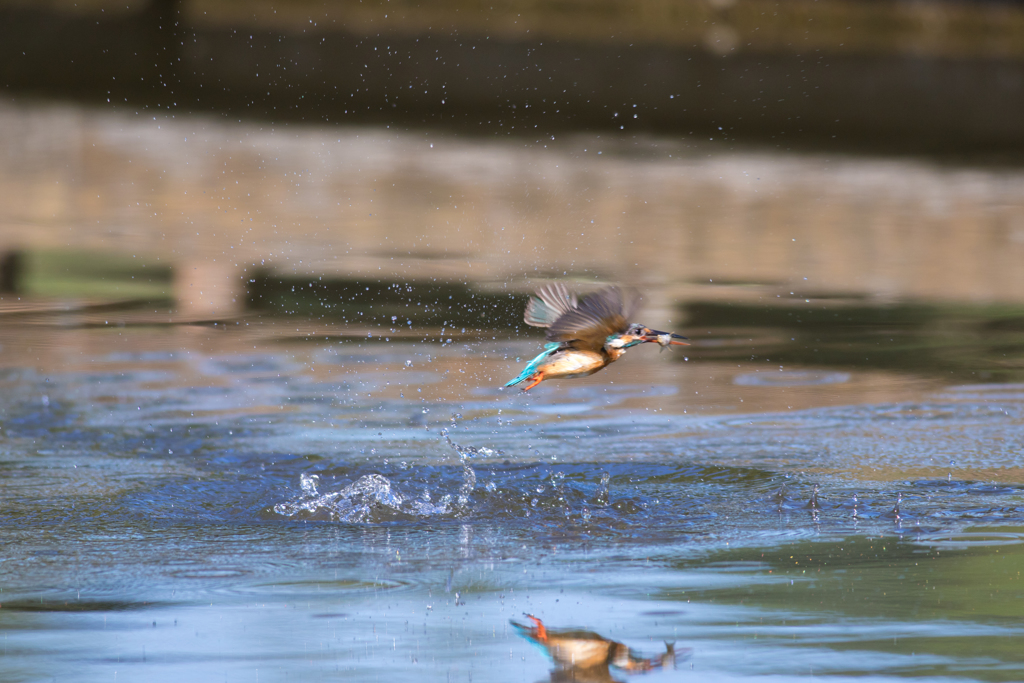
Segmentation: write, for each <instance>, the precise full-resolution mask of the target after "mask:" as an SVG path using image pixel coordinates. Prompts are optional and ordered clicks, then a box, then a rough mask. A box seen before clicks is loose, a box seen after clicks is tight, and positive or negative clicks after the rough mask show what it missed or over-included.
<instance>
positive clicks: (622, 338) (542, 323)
mask: <svg viewBox="0 0 1024 683" xmlns="http://www.w3.org/2000/svg"><path fill="white" fill-rule="evenodd" d="M639 304H640V296H639V294H637V293H636V292H634V291H623V290H621V289H619V288H618V287H605V288H604V289H602V290H600V291H598V292H595V293H593V294H591V295H590V296H587V297H584V298H583V300H577V299H576V295H574V294H570V293H569V290H568V289H566V287H565V285H563V284H560V283H555V284H551V285H547V286H546V287H542V288H541V289H540V290H538V292H537V294H536V296H533V297H531V298H530V303H528V304H527V305H526V314H525V315H524V316H523V319H524V320H525V321H526V324H527V325H533V326H534V327H546V328H547V335H546V336H547V340H548V343H547V344H546V345H545V350H544V352H543V353H542V354H540V355H539V356H537V357H536V358H534V359H533V360H531V361H530V362H529V364H527V366H526V368H524V369H523V371H522V372H521V373H519V376H518V377H516V378H515V379H514V380H512V381H511V382H509V383H508V384H506V385H505V386H507V387H512V386H515V385H517V384H521V383H522V382H525V381H527V380H529V381H530V383H529V384H527V385H526V386H525V387H523V391H529V390H530V389H532V388H533V387H535V386H537V385H538V384H540V383H541V382H543V381H544V380H546V379H556V378H562V377H585V376H587V375H592V374H594V373H595V372H597V371H598V370H600V369H601V368H603V367H605V366H606V365H608V364H609V363H612V362H614V361H616V360H618V359H619V358H620V357H621V356H622V354H624V353H625V352H626V349H628V348H630V347H631V346H636V345H637V344H643V343H644V342H656V343H657V344H659V345H660V346H661V347H662V348H665V347H667V346H672V345H673V344H682V345H685V344H686V342H684V341H678V340H682V339H686V337H681V336H679V335H678V334H672V333H671V332H659V331H658V330H652V329H650V328H649V327H645V326H644V325H641V324H639V323H630V322H629V320H630V318H632V317H633V314H634V313H635V312H636V309H637V307H638V306H639Z"/></svg>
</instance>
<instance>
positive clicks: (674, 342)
mask: <svg viewBox="0 0 1024 683" xmlns="http://www.w3.org/2000/svg"><path fill="white" fill-rule="evenodd" d="M641 339H643V340H644V341H645V342H656V343H658V344H661V345H662V346H689V345H690V342H689V341H680V340H683V339H688V337H684V336H683V335H681V334H676V333H675V332H662V331H660V330H652V329H648V330H647V333H646V334H644V336H643V337H641Z"/></svg>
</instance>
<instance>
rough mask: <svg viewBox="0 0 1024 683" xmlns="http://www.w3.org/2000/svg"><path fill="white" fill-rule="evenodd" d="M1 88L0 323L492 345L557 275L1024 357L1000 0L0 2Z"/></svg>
mask: <svg viewBox="0 0 1024 683" xmlns="http://www.w3.org/2000/svg"><path fill="white" fill-rule="evenodd" d="M0 84H2V86H3V92H2V101H0V292H2V293H0V297H2V299H0V319H2V320H4V321H5V322H6V323H7V324H8V325H13V324H15V323H17V324H21V325H26V324H30V325H39V324H42V325H52V324H55V323H56V322H57V321H59V324H60V325H63V326H65V327H69V326H70V327H76V326H83V325H84V326H88V325H110V324H119V325H128V326H145V327H147V328H151V327H154V326H176V325H195V324H212V323H214V322H217V321H234V322H238V321H240V320H250V321H251V320H254V319H259V320H262V321H265V322H266V323H267V325H268V327H267V329H270V327H272V323H273V321H275V320H277V321H282V320H288V321H289V323H288V326H287V330H288V333H289V334H292V335H295V334H296V333H298V334H299V335H300V336H309V335H313V336H316V335H320V334H324V335H327V336H328V337H330V335H335V336H341V337H344V336H346V335H354V336H360V337H365V336H366V335H367V334H370V333H372V332H373V331H374V330H378V331H380V330H386V331H388V333H389V334H390V335H391V336H396V335H397V336H398V337H401V338H415V339H422V338H425V337H426V336H429V335H431V334H434V335H437V334H440V332H441V329H442V328H446V329H447V330H448V333H449V334H450V333H451V329H452V328H453V327H454V328H456V332H457V333H458V334H465V335H468V336H470V337H472V336H474V335H476V336H478V337H479V336H481V335H484V336H485V337H490V336H492V334H491V333H492V332H493V331H495V330H502V331H507V330H509V329H516V330H518V329H519V328H521V327H522V324H521V322H520V316H521V313H520V311H521V307H522V305H523V302H524V295H525V294H526V293H527V292H529V291H530V290H531V289H532V288H534V287H535V286H537V285H538V284H540V283H542V282H545V281H548V280H550V279H563V280H570V281H575V282H576V283H577V284H578V286H579V287H580V288H581V289H584V290H585V289H587V288H588V287H594V286H597V285H598V284H600V283H605V282H618V283H626V284H629V285H633V286H637V287H639V288H641V289H642V290H643V291H644V292H645V297H646V313H645V322H646V323H647V324H650V325H674V326H676V327H679V328H683V327H686V328H688V329H691V330H693V329H698V330H705V329H707V330H710V329H712V328H714V329H715V330H718V331H719V332H721V331H722V330H733V331H734V332H736V334H740V335H746V336H748V337H749V335H748V334H747V332H748V331H749V328H751V327H756V328H758V329H772V330H775V331H776V332H779V331H780V330H781V332H780V333H779V334H778V335H776V336H777V337H778V338H779V340H781V341H776V342H772V343H770V344H769V345H768V347H769V348H770V350H771V351H772V352H773V353H774V354H775V355H776V356H777V357H784V356H785V357H786V358H788V359H790V360H801V361H804V362H813V363H815V364H818V365H821V364H825V365H839V366H851V365H865V364H867V365H877V366H884V367H895V368H900V369H906V368H908V367H912V368H917V369H918V370H920V371H922V372H926V373H927V372H932V373H933V374H934V373H936V372H940V373H943V374H947V373H950V372H952V373H953V374H954V375H957V376H969V375H972V374H975V373H977V372H982V373H984V374H985V376H986V377H988V378H993V377H994V378H997V379H999V378H1002V379H1003V380H1008V379H1013V378H1015V377H1019V376H1020V373H1021V372H1022V370H1024V365H1022V362H1021V358H1020V355H1019V353H1016V352H1017V351H1019V346H1018V345H1017V341H1018V333H1021V332H1024V182H1022V181H1024V173H1022V169H1024V166H1022V161H1024V116H1021V112H1022V111H1024V5H1021V4H1020V3H1017V2H945V1H940V0H926V1H925V0H922V1H916V2H902V1H900V2H890V1H888V0H872V1H870V2H869V1H864V0H818V1H813V2H812V1H804V0H788V1H786V2H781V3H780V2H767V1H764V0H685V1H683V0H678V1H668V0H616V1H605V0H587V1H585V2H584V1H582V0H581V1H577V0H557V1H556V0H528V1H526V0H524V1H522V2H507V1H503V2H491V1H490V0H487V1H482V0H481V1H480V2H476V1H474V0H437V1H436V2H432V3H418V2H412V1H406V0H394V1H393V0H385V1H380V0H319V1H312V0H309V1H307V0H279V1H277V2H270V1H262V0H261V1H253V2H243V1H241V0H238V1H234V0H153V1H151V2H143V1H139V0H122V1H120V2H117V3H112V2H107V1H106V0H80V1H78V2H71V1H64V0H52V1H50V2H38V1H34V2H22V1H19V0H3V2H0ZM442 302H443V303H442ZM448 302H451V303H448ZM474 302H475V304H476V305H474ZM371 306H373V308H372V309H371V308H370V307H371ZM112 319H113V320H112ZM291 323H298V326H297V327H296V326H295V325H292V324H291ZM279 327H280V326H279ZM281 329H284V328H283V327H281ZM462 330H465V332H464V333H463V332H462ZM837 330H838V332H841V333H842V334H841V335H840V336H841V340H839V341H837V339H839V338H837V337H835V334H836V333H837ZM520 331H522V330H520ZM808 331H809V334H810V335H811V336H813V339H814V340H815V342H814V343H813V344H810V343H808V344H803V345H799V344H798V345H792V344H789V345H786V344H782V341H786V340H789V341H791V342H797V341H798V339H797V335H798V333H805V334H804V336H805V337H806V336H807V334H806V333H808ZM876 332H877V333H878V334H876V335H875V336H871V335H872V334H874V333H876ZM852 333H855V336H856V339H857V340H858V341H860V342H862V343H861V344H858V345H855V346H857V348H856V349H855V350H852V351H851V349H854V346H851V345H850V344H851V341H850V335H851V334H852ZM830 335H831V336H830ZM864 335H867V336H866V337H865V336H864ZM883 337H884V340H885V342H884V344H883V343H882V341H881V340H882V338H883ZM830 340H832V341H833V342H835V343H830ZM901 341H903V342H906V343H901ZM780 344H781V346H780ZM864 344H869V345H873V346H875V347H877V348H875V349H873V350H872V353H870V354H867V356H865V354H864V353H863V352H862V351H863V348H862V347H863V345H864ZM15 346H17V344H16V345H15ZM790 347H792V348H790ZM1007 349H1012V350H1013V351H1014V352H1013V353H1010V354H1009V355H1007ZM748 351H749V349H748V348H745V349H744V350H743V351H742V355H743V357H746V356H749V355H750V354H749V353H748ZM762 351H763V352H765V353H767V350H766V349H764V348H762V349H759V350H758V351H757V353H760V352H762ZM730 353H733V352H730V351H728V350H727V349H726V350H723V349H717V350H716V349H708V350H707V351H706V352H705V353H704V355H702V356H701V357H702V358H704V357H707V356H708V354H710V355H715V354H718V355H719V356H726V357H727V356H729V355H730ZM736 353H739V352H736ZM734 355H735V354H734ZM755 355H756V354H755Z"/></svg>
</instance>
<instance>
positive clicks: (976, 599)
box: [658, 527, 1024, 681]
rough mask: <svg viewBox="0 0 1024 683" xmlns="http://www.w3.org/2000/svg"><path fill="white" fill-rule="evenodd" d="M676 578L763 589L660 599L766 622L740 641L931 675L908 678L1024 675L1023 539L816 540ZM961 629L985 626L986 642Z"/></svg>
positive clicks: (989, 534)
mask: <svg viewBox="0 0 1024 683" xmlns="http://www.w3.org/2000/svg"><path fill="white" fill-rule="evenodd" d="M907 536H908V537H911V536H912V534H909V533H908V534H907ZM674 566H675V567H676V569H678V570H679V571H683V572H685V571H692V570H694V569H697V568H700V569H714V570H716V571H719V572H723V573H726V574H728V573H731V572H735V573H740V574H743V575H746V576H747V577H749V578H750V579H753V580H750V581H747V582H744V581H737V582H736V583H734V584H730V585H728V586H727V587H722V588H716V587H712V588H697V589H688V590H672V589H668V590H664V591H662V592H660V593H659V594H658V597H659V598H660V599H668V600H677V601H683V602H686V601H700V602H709V603H714V604H718V605H736V606H743V607H745V608H754V609H756V610H761V612H760V613H759V617H758V618H757V619H756V621H755V620H752V619H750V618H749V617H748V619H747V621H746V622H745V623H741V624H737V626H739V627H740V629H739V632H738V633H737V637H740V638H745V639H749V640H761V641H763V640H766V639H767V640H777V641H785V640H787V639H791V640H793V641H795V642H793V643H792V644H793V645H797V646H807V647H821V646H826V647H828V648H829V649H830V650H834V651H836V652H857V651H863V652H866V653H867V652H870V653H872V656H876V655H877V654H878V653H884V654H887V655H901V656H905V657H911V658H918V659H919V660H920V661H922V662H923V663H922V664H921V665H912V664H910V662H912V661H913V659H908V660H906V661H905V662H904V664H903V665H901V667H899V668H898V669H897V670H898V672H899V673H900V674H902V675H911V676H915V677H917V676H951V675H952V676H966V677H970V678H973V679H977V680H988V681H1011V680H1019V679H1020V676H1021V675H1022V674H1024V649H1022V648H1021V646H1020V643H1021V638H1022V636H1024V633H1022V631H1021V616H1022V614H1024V578H1022V576H1021V569H1022V567H1024V529H1022V528H1021V527H986V528H976V529H969V530H966V531H964V532H959V533H956V534H951V535H950V536H948V537H940V536H934V537H927V538H923V539H921V540H919V541H915V540H913V538H907V539H906V540H901V539H899V538H895V537H891V536H888V537H887V536H881V537H864V536H852V537H849V538H844V539H841V540H836V541H830V542H823V541H819V540H808V541H802V542H798V543H792V544H785V545H782V546H779V547H774V548H743V549H737V550H725V551H720V552H716V553H714V554H713V555H712V556H711V557H710V558H708V559H707V560H706V561H700V562H693V561H681V562H677V563H675V564H674ZM951 622H961V623H972V624H975V625H976V626H977V629H976V631H977V632H976V633H975V634H972V633H970V630H971V629H970V628H968V629H967V630H966V632H965V629H964V628H963V627H962V626H951V625H950V624H951ZM867 624H870V625H871V626H870V627H869V628H865V625H867ZM988 627H994V630H993V629H990V628H988ZM844 629H845V633H844ZM929 656H930V657H931V659H932V660H933V661H931V662H930V663H928V659H929ZM940 660H941V661H940ZM845 667H846V668H847V670H846V671H843V670H842V669H843V668H844V667H840V668H839V670H833V671H831V673H833V674H844V673H845V674H848V675H857V674H863V672H864V671H863V669H862V668H859V667H858V666H856V665H855V664H854V663H853V662H852V661H850V660H846V664H845ZM899 669H902V670H899Z"/></svg>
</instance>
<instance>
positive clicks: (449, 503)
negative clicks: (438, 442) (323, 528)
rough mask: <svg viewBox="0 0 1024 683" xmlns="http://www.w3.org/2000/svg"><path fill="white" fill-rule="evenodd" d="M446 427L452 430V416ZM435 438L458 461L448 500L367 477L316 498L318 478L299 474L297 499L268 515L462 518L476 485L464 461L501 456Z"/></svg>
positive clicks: (352, 519)
mask: <svg viewBox="0 0 1024 683" xmlns="http://www.w3.org/2000/svg"><path fill="white" fill-rule="evenodd" d="M452 422H453V424H454V416H453V419H452ZM441 436H442V437H443V438H444V440H445V441H446V442H447V443H448V445H449V446H450V447H451V448H452V449H453V450H454V451H455V452H456V453H458V455H459V462H460V463H461V465H462V481H461V482H460V484H459V488H458V491H457V492H456V493H455V494H454V495H452V494H445V495H444V496H442V497H441V498H440V499H439V500H438V501H437V502H436V503H435V502H433V500H432V498H431V494H430V491H429V490H427V489H425V490H424V491H423V492H422V493H421V494H419V495H418V496H417V495H410V494H408V493H406V492H403V491H402V490H400V489H399V488H398V487H397V486H396V485H395V483H394V482H392V481H391V480H390V479H388V478H387V477H385V476H384V475H382V474H367V475H364V476H362V477H359V478H358V479H356V480H355V481H354V482H352V483H351V484H349V485H347V486H345V487H344V488H342V489H341V490H340V491H332V492H329V493H320V491H319V487H320V477H319V475H316V474H305V473H303V474H302V475H300V477H299V486H300V488H301V489H302V493H301V495H300V496H299V497H298V498H297V499H295V500H292V501H288V502H284V503H278V504H277V505H275V506H274V508H273V510H274V512H275V513H277V514H278V515H283V516H285V517H290V518H293V519H300V520H315V521H325V522H349V523H354V524H372V523H376V522H389V521H400V520H415V519H426V518H431V517H460V516H464V515H467V514H469V512H470V507H471V506H470V503H471V495H472V493H473V490H474V489H475V488H476V481H477V477H476V472H475V471H474V470H473V468H472V467H470V465H469V458H470V457H473V456H500V455H502V453H501V451H497V450H494V449H491V448H487V447H479V448H477V447H474V446H460V445H459V444H456V443H455V442H454V441H452V440H451V437H449V436H448V430H447V429H442V430H441Z"/></svg>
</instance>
